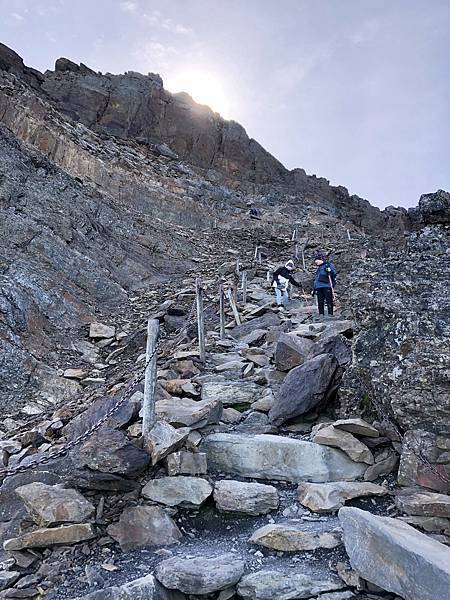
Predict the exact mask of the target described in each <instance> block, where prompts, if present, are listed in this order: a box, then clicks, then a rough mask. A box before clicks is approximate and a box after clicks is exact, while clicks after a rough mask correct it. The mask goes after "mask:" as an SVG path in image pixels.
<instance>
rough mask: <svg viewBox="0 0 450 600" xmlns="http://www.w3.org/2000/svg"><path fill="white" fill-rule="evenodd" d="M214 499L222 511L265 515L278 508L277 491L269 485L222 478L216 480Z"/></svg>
mask: <svg viewBox="0 0 450 600" xmlns="http://www.w3.org/2000/svg"><path fill="white" fill-rule="evenodd" d="M214 500H215V502H216V504H217V508H218V509H219V510H220V511H222V512H237V513H244V514H248V515H253V516H256V515H265V514H267V513H268V512H270V511H271V510H275V509H277V508H278V503H279V500H278V492H277V490H276V488H274V487H273V486H271V485H264V484H261V483H243V482H241V481H232V480H225V479H224V480H222V481H218V482H216V485H215V489H214Z"/></svg>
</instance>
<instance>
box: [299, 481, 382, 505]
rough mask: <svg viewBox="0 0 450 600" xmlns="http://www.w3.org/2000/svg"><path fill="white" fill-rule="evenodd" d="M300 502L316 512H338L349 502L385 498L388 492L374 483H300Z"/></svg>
mask: <svg viewBox="0 0 450 600" xmlns="http://www.w3.org/2000/svg"><path fill="white" fill-rule="evenodd" d="M297 493H298V501H299V502H300V504H302V505H303V506H306V507H307V508H309V510H312V511H314V512H331V511H335V510H338V509H339V508H341V507H342V506H344V504H345V503H346V501H347V500H352V499H353V498H361V497H363V496H364V497H365V496H384V495H386V494H387V493H388V490H387V489H386V488H385V487H382V486H381V485H375V484H373V483H362V482H355V481H353V482H350V481H336V482H333V483H307V482H303V483H300V484H299V486H298V488H297Z"/></svg>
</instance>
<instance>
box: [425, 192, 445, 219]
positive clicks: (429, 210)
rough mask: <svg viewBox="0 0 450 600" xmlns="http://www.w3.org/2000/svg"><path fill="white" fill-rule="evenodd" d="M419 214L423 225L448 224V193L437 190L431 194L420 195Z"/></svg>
mask: <svg viewBox="0 0 450 600" xmlns="http://www.w3.org/2000/svg"><path fill="white" fill-rule="evenodd" d="M419 212H420V214H421V215H422V219H423V221H424V223H432V224H435V223H450V193H449V192H446V191H444V190H438V191H437V192H434V193H433V194H422V196H420V200H419Z"/></svg>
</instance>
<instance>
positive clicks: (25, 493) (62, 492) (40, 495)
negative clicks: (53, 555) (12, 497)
mask: <svg viewBox="0 0 450 600" xmlns="http://www.w3.org/2000/svg"><path fill="white" fill-rule="evenodd" d="M16 494H17V495H18V496H19V497H20V498H22V500H23V502H24V504H25V507H26V509H27V511H28V512H29V514H30V515H31V518H32V519H33V520H34V521H35V523H37V524H38V525H41V526H43V527H47V526H48V525H56V524H60V523H83V521H86V520H87V519H89V517H90V516H91V515H92V514H93V512H94V510H95V508H94V505H93V504H92V503H91V502H89V501H88V500H86V498H84V496H82V495H81V494H80V493H79V492H77V491H76V490H71V489H66V488H63V487H62V486H61V485H46V484H45V483H40V482H34V483H29V484H28V485H23V486H21V487H19V488H17V489H16Z"/></svg>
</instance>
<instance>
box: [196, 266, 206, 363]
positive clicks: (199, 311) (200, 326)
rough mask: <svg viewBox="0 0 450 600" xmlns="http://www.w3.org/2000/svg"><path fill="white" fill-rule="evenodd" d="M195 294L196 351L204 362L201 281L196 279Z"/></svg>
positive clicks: (198, 278)
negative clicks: (197, 350)
mask: <svg viewBox="0 0 450 600" xmlns="http://www.w3.org/2000/svg"><path fill="white" fill-rule="evenodd" d="M195 294H196V299H197V331H198V349H199V352H200V360H201V361H202V362H205V358H206V350H205V320H204V315H203V287H202V280H201V278H200V277H197V279H196V280H195Z"/></svg>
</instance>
